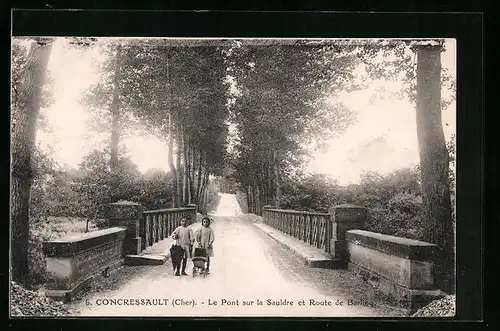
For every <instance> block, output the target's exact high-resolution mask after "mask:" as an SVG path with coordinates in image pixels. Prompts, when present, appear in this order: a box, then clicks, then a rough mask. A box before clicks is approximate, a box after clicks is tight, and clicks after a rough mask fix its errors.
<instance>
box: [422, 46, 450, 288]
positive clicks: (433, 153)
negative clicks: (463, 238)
mask: <svg viewBox="0 0 500 331" xmlns="http://www.w3.org/2000/svg"><path fill="white" fill-rule="evenodd" d="M441 50H442V48H441V46H422V45H421V46H417V136H418V145H419V152H420V168H421V174H422V196H423V205H424V224H425V237H426V240H427V241H429V242H431V243H434V244H436V245H438V246H439V248H440V251H439V252H438V254H437V255H436V257H437V260H438V261H437V263H436V276H437V279H436V280H437V285H438V286H439V287H440V288H442V289H443V290H444V291H446V292H452V291H453V290H454V281H455V279H454V278H455V277H454V276H455V272H454V267H455V266H454V261H455V248H454V233H453V223H452V217H451V201H450V187H449V182H448V170H449V156H448V151H447V149H446V142H445V138H444V132H443V125H442V119H441Z"/></svg>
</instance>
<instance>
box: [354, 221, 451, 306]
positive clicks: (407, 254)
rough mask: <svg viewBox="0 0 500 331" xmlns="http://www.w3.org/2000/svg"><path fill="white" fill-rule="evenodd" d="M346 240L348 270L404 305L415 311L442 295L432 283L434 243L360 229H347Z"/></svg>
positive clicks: (435, 247) (435, 246)
mask: <svg viewBox="0 0 500 331" xmlns="http://www.w3.org/2000/svg"><path fill="white" fill-rule="evenodd" d="M346 240H347V243H348V245H347V247H348V249H347V250H348V252H349V258H348V259H349V262H348V269H349V270H351V271H353V272H355V273H358V274H361V275H362V276H363V277H365V278H367V279H370V280H371V281H375V282H376V283H377V285H378V287H379V289H380V290H381V291H382V292H384V293H385V294H387V295H389V296H390V297H392V298H393V299H394V300H396V301H398V302H399V303H400V304H401V305H402V306H404V307H405V308H409V309H411V310H413V311H414V310H417V309H419V308H421V307H422V306H424V305H426V304H427V303H429V301H431V300H435V299H439V298H441V297H443V296H444V293H443V292H441V291H439V290H437V289H436V288H435V284H434V262H433V259H434V254H435V252H436V251H437V248H438V246H437V245H434V244H430V243H427V242H424V241H419V240H413V239H408V238H403V237H396V236H389V235H385V234H381V233H375V232H370V231H363V230H350V231H347V234H346Z"/></svg>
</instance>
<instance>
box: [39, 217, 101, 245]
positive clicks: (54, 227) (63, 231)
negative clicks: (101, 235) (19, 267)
mask: <svg viewBox="0 0 500 331" xmlns="http://www.w3.org/2000/svg"><path fill="white" fill-rule="evenodd" d="M33 230H34V232H35V233H36V234H37V235H39V236H40V237H41V238H43V239H44V240H53V239H60V238H62V237H66V236H77V235H79V234H83V233H86V232H87V219H85V218H78V217H54V216H49V217H47V219H45V220H43V221H40V222H38V223H37V224H36V226H35V227H34V229H33ZM96 230H99V229H98V228H97V226H96V224H95V223H94V222H93V221H90V222H89V225H88V232H92V231H96Z"/></svg>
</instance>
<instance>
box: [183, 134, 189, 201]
mask: <svg viewBox="0 0 500 331" xmlns="http://www.w3.org/2000/svg"><path fill="white" fill-rule="evenodd" d="M182 145H183V150H184V158H183V159H184V172H183V176H182V201H184V203H186V201H188V176H189V171H190V169H189V154H188V148H187V145H188V140H187V138H186V136H185V134H183V135H182Z"/></svg>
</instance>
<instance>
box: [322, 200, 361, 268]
mask: <svg viewBox="0 0 500 331" xmlns="http://www.w3.org/2000/svg"><path fill="white" fill-rule="evenodd" d="M329 214H330V227H329V228H330V231H331V232H330V238H331V239H330V253H331V255H332V256H333V257H334V258H340V259H342V260H343V261H345V262H347V261H348V258H349V256H348V252H347V241H346V233H347V231H349V230H363V229H364V224H365V222H366V220H367V210H366V208H364V207H359V206H355V205H350V204H344V205H338V206H334V207H331V208H330V210H329Z"/></svg>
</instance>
